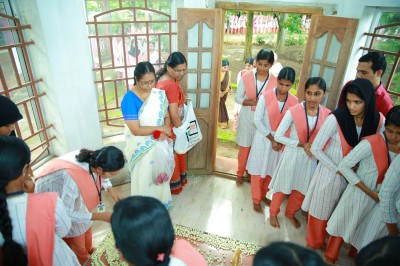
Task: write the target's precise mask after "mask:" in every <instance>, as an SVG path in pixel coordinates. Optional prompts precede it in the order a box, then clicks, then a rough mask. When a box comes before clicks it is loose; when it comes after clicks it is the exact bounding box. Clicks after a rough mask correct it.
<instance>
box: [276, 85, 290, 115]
mask: <svg viewBox="0 0 400 266" xmlns="http://www.w3.org/2000/svg"><path fill="white" fill-rule="evenodd" d="M275 95H276V99H278V88H275ZM288 96H289V93H286V99H285V101H284V102H283V105H282V108H281V110H280V111H279V112H280V113H282V111H283V109H284V108H285V105H286V101H287V98H288ZM278 101H279V100H278Z"/></svg>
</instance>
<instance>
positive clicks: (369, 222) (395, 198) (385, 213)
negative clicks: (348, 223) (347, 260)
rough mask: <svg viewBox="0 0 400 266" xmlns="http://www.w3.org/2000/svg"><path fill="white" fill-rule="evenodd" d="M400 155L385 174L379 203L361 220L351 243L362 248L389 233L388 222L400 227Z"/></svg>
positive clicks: (358, 248)
mask: <svg viewBox="0 0 400 266" xmlns="http://www.w3.org/2000/svg"><path fill="white" fill-rule="evenodd" d="M399 169H400V156H396V157H395V158H394V159H393V161H392V163H391V164H390V167H389V169H388V170H387V172H386V174H385V179H384V180H383V183H382V187H381V189H380V192H379V200H380V202H379V204H376V205H375V207H374V208H373V209H372V210H371V211H370V212H369V213H368V215H367V216H366V217H365V219H363V220H362V221H360V223H359V225H358V227H357V228H356V230H355V232H354V239H353V241H352V242H351V244H352V245H353V246H354V247H355V248H356V249H357V250H360V249H362V248H363V247H365V246H366V245H368V244H369V243H371V242H372V241H374V240H376V239H379V238H382V237H384V236H387V235H388V230H387V227H386V223H390V224H396V223H397V228H399V229H400V171H399Z"/></svg>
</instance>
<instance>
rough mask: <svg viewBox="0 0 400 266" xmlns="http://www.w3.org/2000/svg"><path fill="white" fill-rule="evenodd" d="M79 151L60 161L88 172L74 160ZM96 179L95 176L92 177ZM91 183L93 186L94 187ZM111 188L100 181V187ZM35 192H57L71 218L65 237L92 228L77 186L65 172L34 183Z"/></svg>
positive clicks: (60, 171) (90, 219)
mask: <svg viewBox="0 0 400 266" xmlns="http://www.w3.org/2000/svg"><path fill="white" fill-rule="evenodd" d="M78 153H79V151H74V152H70V153H67V154H65V155H63V156H61V157H59V158H60V159H63V160H66V161H69V162H73V163H75V164H77V165H79V166H80V167H82V168H83V169H85V170H87V171H89V164H87V163H79V162H77V161H76V159H75V155H77V154H78ZM94 176H95V177H96V175H94ZM94 185H95V184H94V181H93V186H94ZM110 186H111V182H110V181H109V179H102V187H103V188H104V189H108V188H109V187H110ZM35 192H37V193H40V192H57V193H58V196H59V197H60V198H61V200H62V201H63V203H64V205H65V209H66V210H67V213H68V215H69V216H70V218H71V222H72V226H71V229H70V231H69V232H68V234H67V236H66V237H75V236H79V235H82V234H83V233H85V232H86V231H87V230H88V229H89V228H90V227H91V226H92V213H91V212H90V211H89V210H88V208H87V207H86V204H85V202H84V200H83V197H82V195H81V193H80V192H79V189H78V185H77V184H76V183H75V181H74V179H73V178H72V176H71V175H70V174H69V173H68V172H67V171H66V170H59V171H56V172H53V173H51V174H48V175H46V176H43V177H41V178H39V179H38V180H36V182H35Z"/></svg>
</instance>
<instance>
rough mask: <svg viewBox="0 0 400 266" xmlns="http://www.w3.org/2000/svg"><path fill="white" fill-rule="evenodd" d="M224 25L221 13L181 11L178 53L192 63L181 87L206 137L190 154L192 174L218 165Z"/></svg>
mask: <svg viewBox="0 0 400 266" xmlns="http://www.w3.org/2000/svg"><path fill="white" fill-rule="evenodd" d="M222 22H223V12H222V10H221V9H188V8H179V9H178V51H180V52H182V53H183V54H184V55H185V56H186V58H187V61H188V68H187V69H188V70H187V75H186V76H185V77H184V79H183V80H182V82H181V84H182V88H183V90H184V91H185V92H186V93H187V95H188V96H189V98H190V99H191V100H192V102H193V107H194V109H195V113H196V117H197V120H198V122H199V125H200V129H201V132H202V134H203V140H202V141H201V142H200V143H199V144H197V145H196V146H195V147H194V148H193V149H191V150H190V151H189V152H188V159H187V162H188V173H191V174H211V173H212V170H213V164H214V161H215V148H216V121H217V114H218V98H219V97H218V95H219V94H218V90H219V82H218V81H219V75H220V73H219V72H220V67H219V66H220V62H221V58H222V55H221V54H222V53H221V52H222V51H221V50H222V46H221V43H222V34H223V28H222V27H223V25H224V24H223V23H222Z"/></svg>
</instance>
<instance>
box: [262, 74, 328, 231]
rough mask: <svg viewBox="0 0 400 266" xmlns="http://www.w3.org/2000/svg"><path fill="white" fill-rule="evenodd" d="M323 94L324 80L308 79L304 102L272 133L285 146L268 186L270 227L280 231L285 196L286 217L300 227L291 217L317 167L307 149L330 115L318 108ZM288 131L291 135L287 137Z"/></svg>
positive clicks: (297, 208)
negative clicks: (287, 196) (286, 202)
mask: <svg viewBox="0 0 400 266" xmlns="http://www.w3.org/2000/svg"><path fill="white" fill-rule="evenodd" d="M325 91H326V84H325V80H324V79H323V78H320V77H313V78H309V79H308V80H307V82H306V84H305V93H304V94H305V101H304V102H302V103H299V104H297V105H295V106H293V107H291V108H290V109H289V110H288V111H287V112H286V114H285V116H284V117H283V119H282V122H281V123H280V125H279V127H278V129H277V131H276V133H275V141H277V142H279V143H282V145H285V150H284V151H283V153H282V156H281V159H280V160H279V162H278V165H277V166H276V168H275V171H274V173H273V175H272V181H271V184H270V185H269V188H270V189H272V190H273V191H274V194H273V195H272V201H271V206H270V209H269V213H270V224H271V226H273V227H276V228H280V225H279V221H278V213H279V211H280V206H281V204H282V202H283V200H284V199H285V197H286V195H289V200H288V204H287V207H286V213H285V215H286V216H287V217H288V218H289V219H290V221H291V222H292V224H293V226H294V227H296V228H298V227H300V222H299V221H298V220H297V219H296V217H295V216H294V215H295V213H296V212H297V211H298V210H299V209H300V207H301V204H302V203H303V200H304V195H305V194H306V192H307V189H308V185H309V183H310V179H311V177H312V175H313V173H314V170H315V167H316V165H317V160H316V159H315V158H314V156H313V155H312V153H311V151H310V147H311V144H312V142H313V141H314V138H315V136H316V135H317V134H318V131H319V129H320V127H321V125H322V124H323V123H324V121H325V119H326V117H327V116H328V115H329V113H330V112H331V111H330V110H329V109H327V108H325V107H323V106H322V105H320V102H321V101H322V99H323V97H324V95H325ZM288 130H290V133H289V136H286V135H285V134H287V133H286V132H288Z"/></svg>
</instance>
